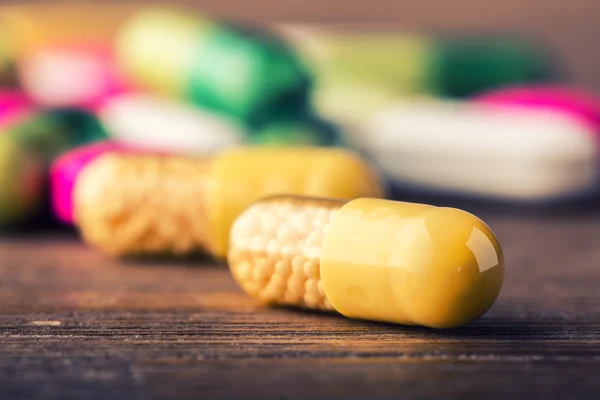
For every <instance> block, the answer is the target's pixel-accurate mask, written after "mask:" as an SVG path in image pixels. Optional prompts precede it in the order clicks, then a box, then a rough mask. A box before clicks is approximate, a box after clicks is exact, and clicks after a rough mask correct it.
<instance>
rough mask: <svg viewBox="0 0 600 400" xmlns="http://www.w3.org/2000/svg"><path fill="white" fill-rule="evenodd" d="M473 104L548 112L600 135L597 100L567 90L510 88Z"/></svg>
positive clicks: (578, 90) (596, 98)
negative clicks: (569, 119)
mask: <svg viewBox="0 0 600 400" xmlns="http://www.w3.org/2000/svg"><path fill="white" fill-rule="evenodd" d="M474 101H475V102H477V103H480V104H484V105H487V106H494V107H496V106H497V107H520V108H534V109H547V110H549V111H554V112H560V113H563V114H566V115H569V116H570V117H573V118H575V119H577V120H579V121H581V122H583V123H584V124H586V125H588V126H589V127H590V128H592V129H593V130H594V131H595V132H596V133H598V134H600V98H599V97H597V96H596V95H594V94H592V93H590V92H589V91H586V90H584V89H581V88H575V87H568V86H558V85H556V86H550V85H543V86H513V87H508V88H504V89H499V90H493V91H490V92H487V93H484V94H483V95H481V96H479V97H476V98H475V99H474Z"/></svg>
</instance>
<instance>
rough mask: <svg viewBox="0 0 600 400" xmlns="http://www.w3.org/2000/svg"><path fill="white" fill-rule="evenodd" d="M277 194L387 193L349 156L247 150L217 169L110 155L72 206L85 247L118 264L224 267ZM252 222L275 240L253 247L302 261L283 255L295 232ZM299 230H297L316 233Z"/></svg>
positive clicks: (92, 167) (211, 163) (82, 182)
mask: <svg viewBox="0 0 600 400" xmlns="http://www.w3.org/2000/svg"><path fill="white" fill-rule="evenodd" d="M278 193H290V194H298V195H309V196H327V197H343V198H356V197H362V196H373V197H377V196H381V195H382V190H381V186H380V183H379V181H378V180H377V178H376V176H375V175H374V174H373V172H372V170H371V169H370V168H369V166H368V165H367V164H366V163H365V162H364V161H362V160H361V159H360V158H359V157H357V156H356V155H354V154H352V153H349V152H347V151H344V150H341V149H326V148H277V149H274V148H242V149H236V150H231V151H229V152H226V153H223V154H222V155H220V156H217V157H215V158H213V159H194V158H182V157H173V156H150V155H140V154H116V153H115V154H107V155H103V156H100V157H98V158H97V159H95V160H94V161H93V162H91V163H90V164H89V165H88V166H86V167H85V168H84V169H83V171H82V172H81V174H80V175H79V177H78V178H77V180H76V184H75V190H74V195H73V196H74V197H73V202H74V207H75V220H76V223H77V225H78V227H79V229H80V231H81V232H82V235H83V237H84V238H85V239H86V241H88V242H89V243H91V244H92V245H95V246H96V247H99V248H101V249H103V250H104V251H106V252H108V253H110V254H113V255H118V256H121V255H137V254H150V255H152V254H156V253H167V254H173V253H175V254H188V253H193V252H198V251H208V252H210V253H211V254H213V255H215V256H217V257H225V256H226V255H227V247H228V240H229V230H230V228H231V225H232V224H233V222H234V220H235V218H236V217H237V216H238V215H239V214H241V213H242V212H243V211H244V210H245V209H246V208H247V207H248V206H249V205H250V204H252V202H254V201H256V200H258V199H260V198H262V197H264V196H269V195H274V194H278ZM280 213H282V215H283V214H284V213H285V210H280ZM325 217H326V216H324V215H316V216H315V221H317V222H318V221H320V220H321V219H323V218H325ZM249 218H250V217H249ZM251 221H252V223H251V224H249V225H248V228H249V229H254V228H253V225H254V224H259V225H260V226H261V227H262V229H264V230H265V232H269V233H270V234H271V235H272V238H271V240H269V241H264V240H262V239H261V238H258V237H254V238H252V240H249V241H248V243H246V244H245V245H246V246H249V248H254V249H261V248H263V247H270V248H272V249H273V250H274V251H277V252H278V251H281V252H284V253H285V254H292V253H294V252H297V249H295V248H293V247H289V246H287V247H286V246H285V245H284V244H285V241H286V240H290V238H291V237H290V236H289V235H292V237H293V235H295V230H292V231H290V232H286V231H285V229H283V230H281V232H280V230H279V229H278V227H277V226H276V223H277V221H275V220H272V219H270V218H262V217H260V221H259V220H256V221H254V220H251ZM298 224H300V225H302V221H299V222H298V221H297V222H296V224H295V225H293V226H292V228H293V229H296V230H297V229H298V228H302V229H309V228H310V227H312V225H311V224H310V223H307V224H304V225H306V226H304V227H300V225H298ZM240 229H244V227H242V228H240ZM279 234H280V235H281V236H279ZM317 239H318V238H317ZM289 265H290V268H289V270H290V271H291V265H292V264H291V261H290V264H289ZM273 266H275V264H273ZM300 267H301V268H304V263H302V264H301V265H300ZM282 269H283V267H280V269H279V270H282ZM290 271H288V272H290ZM269 272H270V273H272V271H271V270H269ZM259 275H261V276H262V272H261V273H259ZM249 276H252V274H250V275H249ZM261 282H262V281H261ZM302 284H304V282H302Z"/></svg>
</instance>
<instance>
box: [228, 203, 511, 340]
mask: <svg viewBox="0 0 600 400" xmlns="http://www.w3.org/2000/svg"><path fill="white" fill-rule="evenodd" d="M283 207H285V209H286V210H287V212H286V214H279V213H277V212H276V210H277V209H281V208H283ZM315 215H322V217H320V218H321V219H319V221H320V224H321V226H315V225H316V224H315V223H314V219H315ZM261 216H263V217H264V218H276V219H277V223H278V224H279V227H280V228H281V227H286V228H288V229H294V228H293V227H292V225H294V227H296V226H302V227H307V228H306V229H301V230H298V231H297V232H296V235H295V236H293V237H290V239H289V240H290V242H289V243H287V245H289V246H291V247H292V248H294V249H296V252H295V253H292V254H283V252H281V251H280V250H278V249H281V248H282V247H279V248H277V249H275V251H278V252H277V253H275V254H274V253H273V249H271V248H267V247H264V248H262V249H256V248H249V247H248V246H247V245H246V243H248V242H249V241H252V240H253V239H255V238H258V239H259V240H260V241H261V242H268V241H269V240H271V239H272V237H273V236H274V235H275V233H274V232H273V231H272V230H271V231H267V230H264V229H262V227H261V225H259V224H254V226H253V229H251V228H248V226H247V225H248V219H249V218H251V219H252V220H258V219H260V218H261ZM302 218H304V219H305V220H306V222H307V223H306V224H302V225H295V224H293V223H292V221H295V220H297V219H302ZM311 220H312V221H311ZM309 221H311V223H308V222H309ZM315 231H318V232H320V234H318V235H315V234H314V232H315ZM323 232H324V233H323ZM283 244H284V243H282V245H283ZM301 255H302V256H304V257H306V261H307V263H308V264H302V265H301V263H300V262H299V258H298V257H299V256H301ZM263 257H269V258H270V259H273V258H277V259H278V260H279V261H281V260H285V261H287V262H288V263H291V264H292V269H293V273H292V276H291V277H289V278H288V279H287V281H286V282H287V286H286V287H285V288H284V289H283V290H281V291H280V292H279V293H280V297H279V298H273V297H269V298H268V301H267V302H268V303H278V304H286V305H295V306H299V307H305V308H313V309H322V310H331V311H337V312H339V313H341V314H343V315H345V316H347V317H351V318H360V319H368V320H374V321H384V322H393V323H399V324H405V325H422V326H428V327H434V328H451V327H457V326H460V325H463V324H466V323H468V322H470V321H472V320H474V319H476V318H478V317H479V316H481V315H482V314H483V313H485V312H486V311H487V310H488V309H489V308H490V307H491V306H492V304H493V303H494V301H495V300H496V297H497V296H498V294H499V293H500V289H501V287H502V282H503V279H504V258H503V255H502V250H501V248H500V245H499V243H498V241H497V240H496V237H495V236H494V234H493V233H492V231H491V230H490V228H489V227H488V226H487V225H485V223H483V222H482V221H481V220H480V219H479V218H477V217H475V216H473V215H472V214H469V213H467V212H465V211H462V210H458V209H453V208H443V207H434V206H429V205H423V204H412V203H404V202H394V201H389V200H381V199H371V198H359V199H355V200H350V201H348V200H332V199H319V198H310V197H297V196H279V197H272V198H267V199H265V200H262V201H259V202H257V203H255V204H253V205H252V206H251V207H249V208H248V210H247V211H246V212H244V213H243V214H242V215H241V216H240V217H239V218H238V219H237V220H236V222H235V223H234V225H233V228H232V230H231V240H230V249H229V256H228V259H229V267H230V269H231V272H232V274H233V276H234V278H235V279H236V281H237V282H238V283H239V285H240V286H241V287H242V288H243V289H244V290H245V291H246V292H248V293H249V294H250V295H254V294H255V292H256V291H259V292H260V291H262V290H264V289H265V288H263V287H260V285H265V283H262V282H256V281H249V280H248V278H247V274H248V272H247V271H246V270H247V269H250V270H253V269H257V268H260V259H261V258H263ZM279 261H278V262H279ZM311 262H312V263H313V264H311ZM296 265H298V267H297V268H295V266H296ZM272 273H273V274H279V273H280V270H279V269H277V268H275V269H274V270H272ZM282 278H283V277H282ZM257 285H258V287H257ZM262 300H265V299H264V298H263V299H262Z"/></svg>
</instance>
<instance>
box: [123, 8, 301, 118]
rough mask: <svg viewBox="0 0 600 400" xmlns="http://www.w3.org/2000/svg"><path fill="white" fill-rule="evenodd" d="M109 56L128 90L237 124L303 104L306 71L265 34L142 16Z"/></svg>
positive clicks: (170, 14) (157, 12)
mask: <svg viewBox="0 0 600 400" xmlns="http://www.w3.org/2000/svg"><path fill="white" fill-rule="evenodd" d="M116 48H117V58H118V62H119V65H120V66H121V68H122V69H123V71H124V73H125V74H126V75H128V76H129V77H130V78H131V79H132V80H133V81H134V82H135V83H137V84H139V85H141V86H142V87H146V88H149V89H153V90H157V91H159V92H162V93H166V94H170V95H174V96H177V97H182V98H185V99H188V100H191V101H193V102H195V103H197V104H199V105H202V106H204V107H207V108H211V109H213V110H216V111H218V112H221V113H224V114H226V115H228V116H229V117H231V118H236V119H239V120H240V121H242V122H246V123H255V122H257V121H258V122H262V121H266V120H268V119H269V118H270V117H271V116H272V115H276V114H277V113H279V112H281V110H288V109H290V108H291V109H293V108H297V107H305V106H306V102H307V99H308V89H309V83H310V79H309V75H308V73H307V71H306V70H305V68H304V66H303V65H302V64H301V63H300V61H299V60H298V59H297V57H296V55H295V53H294V52H293V50H292V49H291V48H290V47H289V46H287V45H286V44H285V43H284V42H283V41H281V40H279V39H278V38H277V37H276V36H274V35H273V34H271V33H267V32H262V31H258V30H253V29H249V28H246V27H240V26H237V25H233V24H229V23H223V22H216V21H211V20H208V19H206V18H203V17H193V16H190V14H189V13H183V12H176V11H169V10H163V9H148V10H144V11H142V12H140V13H138V14H136V15H135V16H133V17H132V18H131V19H130V20H129V21H128V22H127V23H126V24H125V26H124V27H123V29H122V31H121V33H120V35H119V37H118V40H117V47H116Z"/></svg>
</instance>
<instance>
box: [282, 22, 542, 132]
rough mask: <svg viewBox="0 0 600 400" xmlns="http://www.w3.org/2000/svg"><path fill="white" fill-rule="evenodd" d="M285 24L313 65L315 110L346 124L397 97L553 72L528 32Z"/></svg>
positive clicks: (462, 91)
mask: <svg viewBox="0 0 600 400" xmlns="http://www.w3.org/2000/svg"><path fill="white" fill-rule="evenodd" d="M279 28H280V31H281V32H282V33H283V34H284V35H285V36H286V37H287V38H289V39H290V41H291V42H292V43H294V44H295V45H296V47H297V48H298V49H299V52H300V53H301V54H302V55H303V57H304V59H305V60H306V62H307V64H308V65H310V66H311V67H312V69H313V70H314V72H315V76H316V79H315V81H316V89H315V94H314V98H315V104H316V108H317V111H318V112H319V113H320V114H321V115H323V116H325V117H327V118H331V119H333V120H334V121H335V122H336V123H340V124H342V125H346V124H347V123H350V124H356V123H361V122H364V120H365V118H368V117H369V116H370V115H371V114H372V113H373V112H374V111H377V109H378V108H380V107H385V106H386V105H391V104H392V103H393V102H394V101H397V99H398V98H399V97H406V96H414V95H429V96H441V97H468V96H471V95H474V94H477V93H479V92H481V91H483V90H486V89H489V88H494V87H499V86H503V85H506V84H510V83H518V82H537V81H543V80H548V79H550V78H552V77H553V71H552V64H551V60H550V59H549V58H548V56H547V54H546V51H545V48H544V47H543V46H540V45H538V44H537V43H535V42H532V41H528V40H524V39H523V38H516V37H511V36H502V35H496V36H492V35H487V36H475V35H473V36H459V37H450V38H446V37H444V38H442V37H429V36H424V35H412V34H405V33H399V32H389V31H377V30H374V29H370V30H365V29H364V27H363V29H362V31H361V30H358V29H356V28H354V29H353V28H352V27H347V28H336V29H332V28H327V27H320V28H319V27H316V26H307V25H290V24H288V25H282V26H280V27H279Z"/></svg>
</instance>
